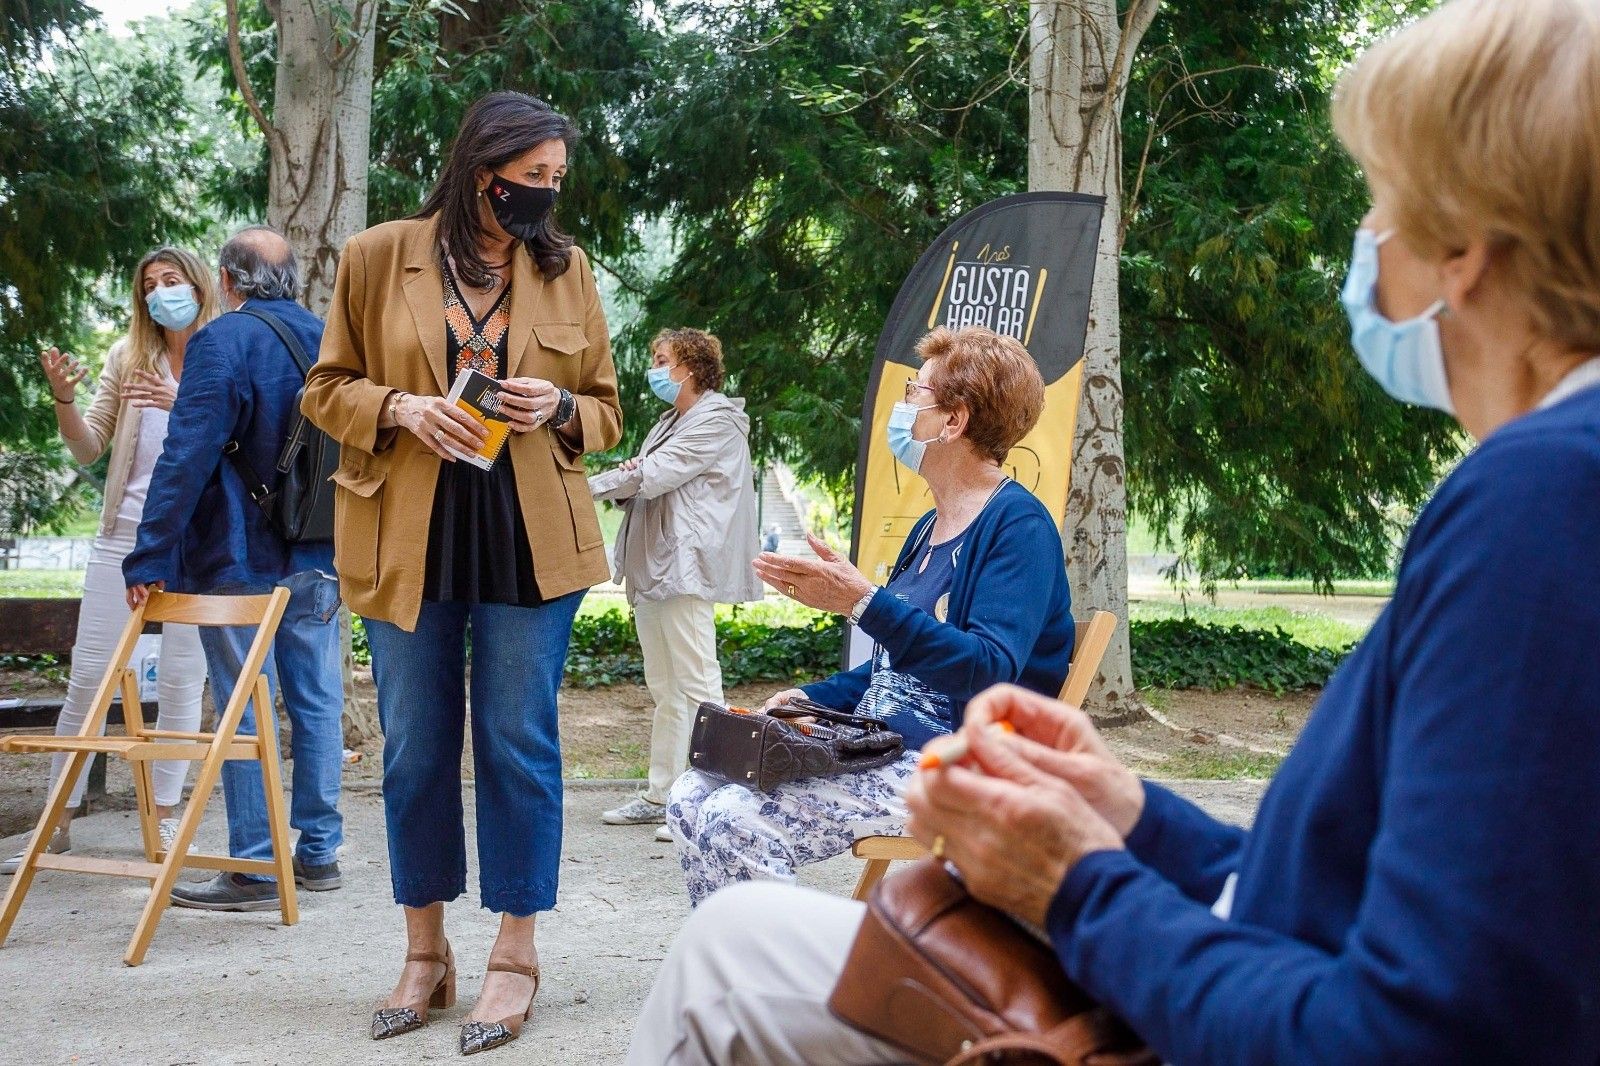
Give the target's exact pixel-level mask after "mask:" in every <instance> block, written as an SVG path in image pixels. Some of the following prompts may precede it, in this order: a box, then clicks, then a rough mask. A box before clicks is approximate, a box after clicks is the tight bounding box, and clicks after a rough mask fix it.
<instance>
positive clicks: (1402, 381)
mask: <svg viewBox="0 0 1600 1066" xmlns="http://www.w3.org/2000/svg"><path fill="white" fill-rule="evenodd" d="M1392 236H1394V231H1393V230H1386V231H1385V232H1383V233H1381V234H1375V233H1373V232H1372V231H1371V230H1369V229H1358V230H1356V239H1355V248H1354V250H1353V251H1352V252H1351V254H1350V274H1349V276H1348V277H1346V278H1345V283H1344V290H1343V291H1342V292H1341V293H1340V294H1339V302H1340V303H1342V304H1343V305H1344V311H1345V314H1346V316H1348V317H1349V319H1350V344H1351V346H1352V347H1354V348H1355V350H1356V358H1358V359H1360V360H1361V365H1362V366H1363V367H1364V368H1366V371H1367V373H1369V374H1371V375H1372V376H1373V377H1374V378H1376V379H1377V381H1378V384H1379V385H1382V386H1383V391H1384V392H1387V393H1388V394H1389V395H1390V396H1393V397H1394V398H1395V399H1397V400H1399V401H1400V402H1401V403H1414V404H1417V405H1418V406H1420V407H1435V408H1438V409H1439V410H1441V411H1444V412H1445V413H1446V414H1452V415H1453V414H1455V404H1454V403H1453V402H1452V401H1451V399H1450V381H1449V378H1448V377H1447V376H1446V375H1445V369H1444V347H1443V345H1442V344H1441V343H1440V341H1439V321H1438V319H1439V314H1440V312H1442V311H1443V310H1444V309H1445V306H1446V305H1445V302H1444V301H1443V300H1436V301H1435V302H1434V304H1433V306H1431V307H1429V308H1428V309H1427V310H1426V311H1424V312H1422V314H1420V315H1418V316H1417V317H1415V318H1408V319H1406V320H1405V321H1403V322H1391V321H1390V320H1389V319H1387V318H1385V317H1384V316H1383V312H1381V311H1379V310H1378V246H1379V245H1381V244H1382V243H1383V242H1384V241H1386V240H1388V239H1389V238H1390V237H1392Z"/></svg>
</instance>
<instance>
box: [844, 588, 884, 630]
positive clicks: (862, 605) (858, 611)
mask: <svg viewBox="0 0 1600 1066" xmlns="http://www.w3.org/2000/svg"><path fill="white" fill-rule="evenodd" d="M877 594H878V590H877V589H876V588H874V589H873V590H872V591H871V592H869V593H867V594H866V595H865V596H863V597H861V598H860V599H859V600H857V601H856V605H855V606H854V607H852V608H850V624H851V625H853V626H858V625H860V624H861V616H862V615H864V614H866V613H867V605H868V604H870V603H871V602H872V597H874V596H876V595H877Z"/></svg>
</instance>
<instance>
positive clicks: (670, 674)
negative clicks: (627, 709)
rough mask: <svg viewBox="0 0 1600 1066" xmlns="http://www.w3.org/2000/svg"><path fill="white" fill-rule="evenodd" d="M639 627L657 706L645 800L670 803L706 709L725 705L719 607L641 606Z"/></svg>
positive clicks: (689, 603)
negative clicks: (695, 727)
mask: <svg viewBox="0 0 1600 1066" xmlns="http://www.w3.org/2000/svg"><path fill="white" fill-rule="evenodd" d="M633 624H634V628H636V629H637V630H638V631H639V648H640V650H642V651H643V652H644V680H645V684H646V685H647V686H649V688H650V698H651V699H653V700H655V701H656V711H655V717H654V718H653V719H652V721H651V723H650V781H649V785H648V787H647V788H646V789H645V793H644V798H645V799H647V800H649V801H650V802H651V803H662V804H664V803H666V802H667V794H668V792H669V791H670V790H671V789H672V782H673V781H675V780H677V777H678V775H679V774H681V773H683V771H684V770H685V769H687V768H688V765H689V734H690V727H691V724H692V723H693V722H694V712H695V711H696V710H697V709H698V708H699V706H700V704H701V703H721V702H722V664H721V663H720V662H718V661H717V627H716V614H715V605H714V604H712V603H711V601H709V600H702V599H701V598H700V597H698V596H673V597H671V598H669V599H665V600H640V601H639V602H637V603H635V604H634V605H633Z"/></svg>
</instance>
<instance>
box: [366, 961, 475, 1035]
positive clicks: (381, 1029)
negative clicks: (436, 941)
mask: <svg viewBox="0 0 1600 1066" xmlns="http://www.w3.org/2000/svg"><path fill="white" fill-rule="evenodd" d="M406 961H407V962H431V963H433V964H434V965H436V966H441V965H442V966H443V967H444V976H443V977H441V978H439V983H438V984H437V985H434V987H433V991H432V992H431V993H429V995H428V998H427V999H421V1000H418V1001H417V1002H415V1003H409V1004H406V1005H405V1006H403V1007H379V1008H378V1009H377V1010H375V1011H373V1012H372V1039H374V1040H388V1039H389V1038H390V1037H394V1036H403V1035H405V1034H406V1033H411V1032H415V1031H416V1030H418V1029H421V1028H422V1027H423V1026H424V1025H427V1024H428V1010H429V1008H433V1009H435V1010H447V1009H449V1008H450V1007H453V1006H455V1005H456V958H455V954H454V953H453V952H451V950H450V945H449V944H448V943H446V944H445V946H444V954H443V955H436V954H434V953H433V952H431V951H413V952H411V953H410V954H408V955H407V956H406Z"/></svg>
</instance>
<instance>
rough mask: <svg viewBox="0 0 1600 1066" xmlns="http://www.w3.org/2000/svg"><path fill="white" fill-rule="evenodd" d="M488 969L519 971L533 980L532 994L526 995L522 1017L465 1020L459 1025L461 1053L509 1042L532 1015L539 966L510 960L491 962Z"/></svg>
mask: <svg viewBox="0 0 1600 1066" xmlns="http://www.w3.org/2000/svg"><path fill="white" fill-rule="evenodd" d="M488 969H491V970H499V971H500V972H501V973H520V974H521V975H522V976H524V977H527V978H531V979H532V980H533V995H531V996H529V997H528V1008H527V1009H526V1010H524V1011H523V1012H522V1017H520V1018H519V1017H517V1016H516V1015H515V1014H513V1015H511V1016H510V1017H508V1018H501V1019H500V1020H499V1021H497V1022H467V1023H466V1024H465V1025H463V1026H462V1027H461V1053H462V1054H463V1055H476V1054H477V1053H478V1052H480V1051H488V1050H489V1049H490V1048H497V1047H499V1046H500V1045H502V1044H509V1043H511V1041H513V1040H515V1039H516V1038H517V1037H519V1036H521V1035H522V1027H523V1026H524V1025H525V1024H527V1021H528V1019H529V1018H530V1017H531V1016H532V1015H533V1001H534V998H535V997H536V996H538V995H539V967H537V966H518V965H516V964H515V963H511V962H491V963H490V964H489V966H488Z"/></svg>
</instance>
